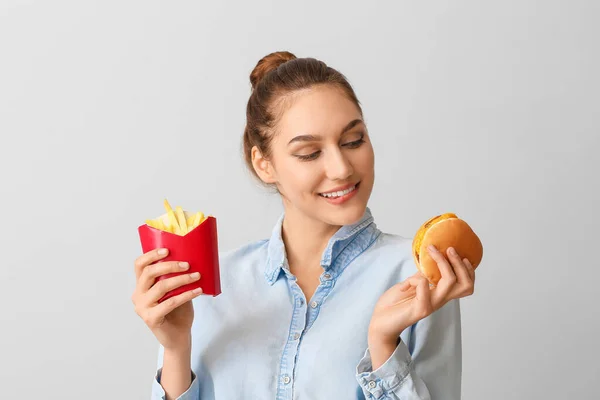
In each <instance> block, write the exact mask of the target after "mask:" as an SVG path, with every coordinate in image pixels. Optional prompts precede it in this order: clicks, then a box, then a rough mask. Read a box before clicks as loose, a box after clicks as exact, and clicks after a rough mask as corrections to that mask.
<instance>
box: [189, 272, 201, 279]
mask: <svg viewBox="0 0 600 400" xmlns="http://www.w3.org/2000/svg"><path fill="white" fill-rule="evenodd" d="M190 276H191V277H192V278H194V279H196V278H198V277H200V272H194V273H193V274H190Z"/></svg>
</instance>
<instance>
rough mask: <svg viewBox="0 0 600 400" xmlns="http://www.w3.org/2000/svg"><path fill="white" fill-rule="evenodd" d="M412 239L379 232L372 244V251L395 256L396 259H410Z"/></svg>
mask: <svg viewBox="0 0 600 400" xmlns="http://www.w3.org/2000/svg"><path fill="white" fill-rule="evenodd" d="M412 243H413V238H412V237H406V236H402V235H398V234H395V233H389V232H381V234H380V235H379V237H378V238H377V240H376V241H375V242H374V243H373V246H372V249H373V250H372V251H375V252H379V253H385V254H390V255H396V256H398V258H401V259H403V258H406V257H408V258H412Z"/></svg>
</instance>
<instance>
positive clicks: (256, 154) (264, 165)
mask: <svg viewBox="0 0 600 400" xmlns="http://www.w3.org/2000/svg"><path fill="white" fill-rule="evenodd" d="M251 154H252V167H254V171H256V174H257V175H258V176H259V178H260V179H261V180H262V181H263V182H264V183H275V182H276V179H275V170H274V169H273V164H272V163H271V162H270V161H269V160H267V159H266V158H264V157H263V155H262V153H261V151H260V150H259V149H258V147H256V146H254V147H252V150H251Z"/></svg>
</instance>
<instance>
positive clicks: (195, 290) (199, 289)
mask: <svg viewBox="0 0 600 400" xmlns="http://www.w3.org/2000/svg"><path fill="white" fill-rule="evenodd" d="M201 292H202V288H196V289H194V290H192V293H194V294H198V293H201Z"/></svg>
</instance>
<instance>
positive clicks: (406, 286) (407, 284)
mask: <svg viewBox="0 0 600 400" xmlns="http://www.w3.org/2000/svg"><path fill="white" fill-rule="evenodd" d="M410 287H411V285H410V281H408V280H405V281H403V282H400V283H399V284H398V290H400V291H401V292H405V291H407V290H408V289H410Z"/></svg>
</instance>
